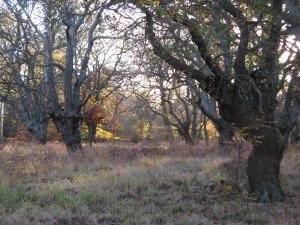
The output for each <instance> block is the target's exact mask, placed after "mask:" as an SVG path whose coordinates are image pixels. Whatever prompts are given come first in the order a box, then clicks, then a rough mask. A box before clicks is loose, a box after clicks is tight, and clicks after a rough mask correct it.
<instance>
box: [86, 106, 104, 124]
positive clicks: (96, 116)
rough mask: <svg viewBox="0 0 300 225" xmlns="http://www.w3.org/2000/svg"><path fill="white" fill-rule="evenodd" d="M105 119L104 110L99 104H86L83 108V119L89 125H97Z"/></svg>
mask: <svg viewBox="0 0 300 225" xmlns="http://www.w3.org/2000/svg"><path fill="white" fill-rule="evenodd" d="M104 119H105V113H104V110H103V109H102V108H101V106H100V105H98V104H93V105H86V106H85V107H84V110H83V121H84V122H85V123H86V124H87V125H97V124H99V123H101V122H102V121H103V120H104Z"/></svg>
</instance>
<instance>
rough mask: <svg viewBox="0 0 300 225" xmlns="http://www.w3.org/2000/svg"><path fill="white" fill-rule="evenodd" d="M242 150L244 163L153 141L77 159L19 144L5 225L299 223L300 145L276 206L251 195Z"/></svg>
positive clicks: (4, 180) (290, 154) (7, 173)
mask: <svg viewBox="0 0 300 225" xmlns="http://www.w3.org/2000/svg"><path fill="white" fill-rule="evenodd" d="M240 147H241V153H242V154H241V155H242V156H243V157H242V159H241V160H240V161H239V160H238V159H237V155H238V152H237V151H236V150H234V151H232V152H230V153H226V154H224V153H222V154H221V153H220V152H218V151H216V149H217V147H216V145H211V146H205V145H204V144H202V145H200V146H198V147H197V148H192V147H189V146H187V145H185V144H183V143H174V144H171V145H169V144H166V143H162V144H161V143H147V142H144V143H143V142H141V143H137V144H128V143H102V144H97V145H95V147H93V148H92V149H90V148H89V147H85V148H86V155H85V157H84V158H69V157H68V156H67V155H66V151H65V148H64V146H63V145H62V144H60V143H48V144H47V145H45V146H41V145H33V144H28V143H18V142H13V143H10V144H9V145H6V146H5V148H4V149H2V150H1V152H0V178H1V184H0V224H57V225H61V224H72V225H73V224H203V225H209V224H291V225H292V224H295V225H299V224H300V218H299V215H300V207H299V202H300V198H299V192H300V146H295V147H293V148H291V149H289V150H288V151H287V152H286V154H285V157H284V160H283V163H282V177H281V178H282V184H283V186H284V189H285V191H286V193H287V200H286V201H285V202H282V203H270V204H260V203H255V202H253V200H252V199H251V198H249V196H248V195H247V192H246V189H247V182H246V179H245V165H246V160H245V158H246V156H245V155H247V154H248V152H249V147H247V146H246V147H245V146H240ZM238 162H239V163H240V164H239V165H238ZM237 172H238V173H239V176H238V177H237ZM237 178H238V180H237ZM219 180H226V184H225V185H221V184H220V182H219Z"/></svg>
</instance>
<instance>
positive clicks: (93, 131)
mask: <svg viewBox="0 0 300 225" xmlns="http://www.w3.org/2000/svg"><path fill="white" fill-rule="evenodd" d="M87 127H88V132H89V145H90V147H92V145H93V142H94V140H95V137H96V131H97V125H94V124H88V126H87Z"/></svg>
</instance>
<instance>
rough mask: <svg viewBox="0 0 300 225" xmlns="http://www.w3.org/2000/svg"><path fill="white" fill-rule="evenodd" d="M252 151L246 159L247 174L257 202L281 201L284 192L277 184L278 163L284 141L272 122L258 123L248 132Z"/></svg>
mask: <svg viewBox="0 0 300 225" xmlns="http://www.w3.org/2000/svg"><path fill="white" fill-rule="evenodd" d="M249 132H250V133H251V136H252V137H256V139H254V140H252V144H253V151H252V152H251V154H250V156H249V159H248V168H247V174H248V179H249V184H250V187H251V190H252V191H253V192H254V193H255V196H256V199H257V200H258V201H259V202H268V201H269V200H270V199H273V200H276V201H281V200H283V199H284V196H285V195H284V192H283V190H282V188H281V185H280V182H279V170H280V163H281V160H282V157H283V151H284V149H285V141H284V138H283V136H282V135H281V133H280V131H279V129H278V128H277V127H276V126H275V124H274V122H269V123H268V122H265V123H258V126H257V127H253V128H251V129H250V131H249Z"/></svg>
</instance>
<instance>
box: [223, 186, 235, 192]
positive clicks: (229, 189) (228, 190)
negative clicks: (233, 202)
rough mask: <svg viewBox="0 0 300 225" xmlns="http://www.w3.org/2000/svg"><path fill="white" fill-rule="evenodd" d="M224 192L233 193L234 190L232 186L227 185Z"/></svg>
mask: <svg viewBox="0 0 300 225" xmlns="http://www.w3.org/2000/svg"><path fill="white" fill-rule="evenodd" d="M224 190H225V191H227V192H232V191H233V188H232V187H231V186H230V185H226V186H224Z"/></svg>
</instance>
